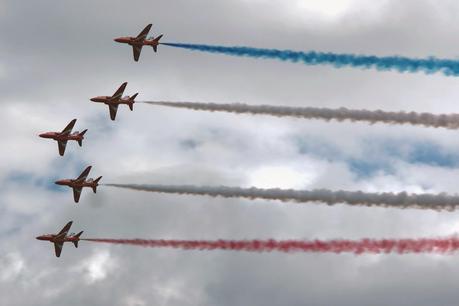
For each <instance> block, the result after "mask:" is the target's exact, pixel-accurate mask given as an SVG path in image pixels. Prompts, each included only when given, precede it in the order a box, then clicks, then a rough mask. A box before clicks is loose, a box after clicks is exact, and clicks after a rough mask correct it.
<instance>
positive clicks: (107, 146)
mask: <svg viewBox="0 0 459 306" xmlns="http://www.w3.org/2000/svg"><path fill="white" fill-rule="evenodd" d="M371 2H372V3H371V4H370V1H365V0H320V1H318V0H317V1H316V0H303V1H301V0H269V1H268V0H251V1H248V0H233V1H212V0H195V1H186V0H181V1H170V0H169V1H154V2H153V1H147V0H134V1H108V0H102V1H89V0H80V1H55V0H41V1H33V2H31V1H14V0H0V35H1V38H2V39H1V42H0V92H1V98H0V102H1V111H0V137H1V139H2V144H1V150H0V181H1V184H0V238H1V239H0V304H2V305H18V306H22V305H37V306H41V305H127V306H143V305H160V306H163V305H164V306H165V305H209V306H210V305H228V306H229V305H254V306H256V305H260V306H261V305H320V306H322V305H323V306H328V305H349V306H351V305H352V306H355V305H362V306H363V305H374V306H386V305H402V306H403V305H417V306H419V305H420V306H423V305H426V306H427V305H457V284H458V283H459V260H458V259H457V257H456V256H455V255H443V256H438V255H362V256H355V255H348V254H343V255H332V254H290V255H289V254H280V253H271V254H250V253H242V252H241V253H237V252H224V251H214V252H199V251H180V250H167V249H143V248H136V247H128V246H109V245H99V244H95V243H89V242H82V243H81V244H80V247H79V248H78V249H75V248H74V247H73V246H72V245H65V247H64V249H63V252H62V256H61V257H60V258H59V259H58V258H55V256H54V251H53V247H52V245H51V244H50V243H47V242H41V241H37V240H35V237H36V236H37V235H39V234H44V233H54V232H57V231H59V230H60V228H61V227H62V226H64V224H65V223H67V222H68V221H69V220H73V221H74V224H73V228H72V230H73V231H75V232H78V231H80V230H84V231H85V232H84V234H83V236H84V237H91V238H145V239H148V238H152V239H153V238H172V239H219V238H222V239H254V238H260V239H263V238H276V239H315V238H318V239H328V238H356V239H358V238H364V237H368V238H382V237H385V238H392V237H413V238H416V237H437V236H445V235H451V234H454V233H457V232H458V230H459V222H458V220H459V219H458V217H459V213H457V212H435V211H419V210H411V209H408V210H398V209H383V208H360V207H359V208H353V207H349V206H345V205H337V206H334V207H327V206H325V205H321V204H319V203H317V204H308V205H298V204H285V203H279V202H275V201H264V200H257V201H249V200H239V199H219V198H208V197H198V196H176V195H159V194H154V193H142V192H136V191H130V190H123V189H116V188H112V187H104V186H101V187H100V189H99V191H98V193H97V194H93V193H92V192H90V191H88V190H84V191H83V194H82V197H81V200H80V203H79V204H78V205H76V204H74V203H73V199H72V194H71V190H70V189H68V188H65V187H58V186H55V185H54V184H53V182H54V181H55V180H56V179H58V178H72V177H76V176H77V175H78V174H79V173H80V172H81V171H82V170H83V169H84V167H85V166H87V165H92V166H93V168H92V173H91V177H97V176H99V175H103V179H102V182H105V183H147V184H148V183H161V184H198V185H229V186H242V187H249V186H256V187H260V188H263V187H266V188H268V187H280V188H295V189H314V188H327V189H333V190H335V189H344V190H351V191H353V190H364V191H370V192H382V191H396V192H398V191H404V190H406V191H409V192H416V193H421V192H431V193H436V192H448V193H456V191H457V182H458V180H459V142H458V134H457V132H455V131H451V130H446V129H429V128H422V127H410V126H389V125H381V124H376V125H368V124H366V123H355V124H352V123H336V122H331V123H326V122H322V121H316V120H302V119H291V118H273V117H268V116H251V115H234V114H225V113H206V112H195V111H190V110H183V109H171V108H159V107H155V106H150V105H142V104H137V105H135V106H134V111H133V112H130V111H129V109H128V108H127V107H125V106H120V108H119V110H118V115H117V119H116V121H114V122H112V121H111V120H110V119H109V115H108V109H107V107H106V106H104V105H100V104H96V103H92V102H90V101H89V98H91V97H93V96H96V95H111V94H112V93H113V92H114V91H115V90H116V88H117V87H118V86H119V85H120V84H121V83H122V82H124V81H128V82H129V84H128V86H127V89H126V93H127V94H133V93H136V92H139V96H138V99H139V100H155V99H160V100H179V101H180V100H185V101H203V102H206V101H209V102H225V103H228V102H243V103H248V104H272V105H289V106H312V107H330V108H335V107H347V108H358V109H370V110H374V109H383V110H387V111H399V110H405V111H412V110H414V111H428V112H433V113H449V112H459V108H458V106H457V103H458V99H459V94H458V88H459V87H458V84H459V79H457V78H454V77H446V76H444V75H442V74H434V75H425V74H423V73H418V74H407V73H405V74H400V73H396V72H376V71H374V70H358V69H352V68H342V69H335V68H333V67H330V66H314V67H311V66H306V65H302V64H292V63H285V62H278V61H272V60H256V59H249V58H232V57H227V56H224V55H215V54H206V53H197V52H190V51H187V50H182V49H175V48H172V47H167V46H159V48H158V53H156V54H155V53H154V52H153V50H151V48H148V47H145V48H144V49H143V52H142V55H141V57H140V61H139V62H138V63H136V62H134V61H133V59H132V50H131V49H130V48H129V47H128V46H126V45H121V44H117V43H115V42H114V41H113V38H115V37H119V36H128V35H136V34H137V33H138V32H140V30H141V29H143V27H144V26H145V25H146V24H148V23H153V29H152V33H151V34H153V35H158V34H161V33H162V34H164V37H163V39H162V41H164V42H186V43H205V44H221V45H228V46H232V45H247V46H254V47H267V48H279V49H294V50H304V51H308V50H317V51H333V52H339V53H340V52H342V53H358V54H373V55H404V56H413V57H427V56H437V57H442V58H457V57H458V56H457V55H458V54H459V52H458V50H459V40H458V33H459V25H458V23H457V12H459V3H458V2H457V1H452V0H451V1H450V0H444V1H434V0H431V1H429V0H416V1H415V0H406V1H395V0H394V1H392V0H384V1H378V3H375V1H371ZM73 118H77V119H78V121H77V123H76V126H75V130H83V129H88V132H87V134H86V139H85V140H84V144H83V147H82V148H80V147H78V146H77V145H76V144H75V143H73V142H71V143H69V144H68V146H67V151H66V154H65V157H60V156H59V155H58V152H57V145H56V143H55V142H54V141H51V140H47V139H41V138H39V137H38V136H37V135H38V134H39V133H42V132H46V131H59V130H61V129H63V128H64V127H65V125H66V124H67V123H68V122H69V121H70V120H71V119H73Z"/></svg>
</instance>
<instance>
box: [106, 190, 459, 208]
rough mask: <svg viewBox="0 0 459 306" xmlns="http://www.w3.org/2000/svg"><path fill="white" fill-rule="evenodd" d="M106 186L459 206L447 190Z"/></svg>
mask: <svg viewBox="0 0 459 306" xmlns="http://www.w3.org/2000/svg"><path fill="white" fill-rule="evenodd" d="M105 185H106V186H112V187H119V188H127V189H132V190H141V191H149V192H158V193H174V194H190V195H207V196H212V197H219V196H220V197H224V198H236V197H237V198H247V199H266V200H279V201H283V202H297V203H307V202H322V203H326V204H328V205H335V204H340V203H347V204H349V205H352V206H380V207H394V208H420V209H434V210H454V209H456V208H457V207H458V206H459V196H457V195H447V194H407V193H406V192H401V193H390V192H385V193H365V192H362V191H342V190H341V191H331V190H326V189H317V190H311V191H308V190H292V189H278V188H272V189H259V188H255V187H252V188H239V187H226V186H215V187H211V186H192V185H183V186H180V185H175V186H174V185H172V186H169V185H136V184H105Z"/></svg>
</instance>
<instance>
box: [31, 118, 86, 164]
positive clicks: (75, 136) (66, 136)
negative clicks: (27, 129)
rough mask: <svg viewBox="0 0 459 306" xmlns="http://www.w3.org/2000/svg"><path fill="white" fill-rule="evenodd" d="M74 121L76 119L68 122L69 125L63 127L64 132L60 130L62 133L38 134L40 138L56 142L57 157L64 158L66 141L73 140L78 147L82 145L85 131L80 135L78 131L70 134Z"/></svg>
mask: <svg viewBox="0 0 459 306" xmlns="http://www.w3.org/2000/svg"><path fill="white" fill-rule="evenodd" d="M76 121H77V120H76V119H73V120H72V121H70V123H69V124H68V125H67V126H66V127H65V129H64V130H62V132H47V133H42V134H39V135H38V136H40V137H41V138H50V139H54V140H56V141H57V145H58V147H59V155H60V156H64V153H65V147H66V146H67V141H69V140H75V141H77V142H78V144H79V145H80V147H81V146H82V145H83V139H84V134H86V132H87V130H84V131H83V132H81V133H80V132H78V131H76V132H73V133H72V129H73V127H74V126H75V122H76Z"/></svg>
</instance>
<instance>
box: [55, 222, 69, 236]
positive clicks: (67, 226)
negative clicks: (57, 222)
mask: <svg viewBox="0 0 459 306" xmlns="http://www.w3.org/2000/svg"><path fill="white" fill-rule="evenodd" d="M72 223H73V221H70V222H69V223H67V224H66V225H65V226H64V228H62V229H61V231H60V232H59V233H58V234H57V235H58V236H59V235H62V234H64V236H65V235H67V233H68V232H69V230H70V227H71V226H72Z"/></svg>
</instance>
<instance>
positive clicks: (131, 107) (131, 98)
mask: <svg viewBox="0 0 459 306" xmlns="http://www.w3.org/2000/svg"><path fill="white" fill-rule="evenodd" d="M138 94H139V93H138V92H137V93H135V94H133V95H132V96H131V97H130V98H129V104H128V105H129V109H130V110H131V111H132V110H134V103H135V101H134V100H135V98H137V95H138Z"/></svg>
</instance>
